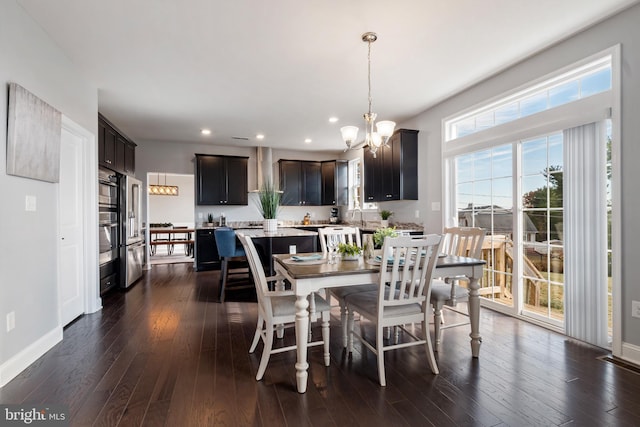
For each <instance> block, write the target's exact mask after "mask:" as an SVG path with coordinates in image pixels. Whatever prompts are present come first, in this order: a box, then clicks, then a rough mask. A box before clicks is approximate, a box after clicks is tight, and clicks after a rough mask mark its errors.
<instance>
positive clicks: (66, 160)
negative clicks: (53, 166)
mask: <svg viewBox="0 0 640 427" xmlns="http://www.w3.org/2000/svg"><path fill="white" fill-rule="evenodd" d="M82 141H83V140H82V138H81V137H79V136H78V135H74V134H72V133H71V132H70V131H68V130H67V129H65V128H63V129H62V139H61V147H60V148H61V152H60V183H59V184H58V191H59V194H58V221H59V225H58V232H59V242H58V253H59V260H58V292H59V295H58V298H59V303H60V320H61V323H62V325H63V326H64V325H67V324H68V323H70V322H71V321H72V320H73V319H75V318H76V317H78V316H80V315H81V314H82V313H84V286H83V281H82V276H83V272H84V255H83V254H84V247H83V240H82V229H83V226H84V224H83V216H82V206H83V203H82V202H83V197H82V194H83V179H82V157H83V146H82Z"/></svg>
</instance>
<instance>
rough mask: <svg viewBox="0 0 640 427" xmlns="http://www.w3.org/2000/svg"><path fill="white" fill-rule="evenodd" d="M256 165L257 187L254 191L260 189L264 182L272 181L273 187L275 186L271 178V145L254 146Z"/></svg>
mask: <svg viewBox="0 0 640 427" xmlns="http://www.w3.org/2000/svg"><path fill="white" fill-rule="evenodd" d="M256 167H257V169H258V170H257V173H256V178H257V183H258V185H257V188H256V189H255V190H253V191H254V192H258V191H260V189H261V188H262V185H263V184H264V183H265V182H271V183H273V185H274V187H275V186H277V184H276V183H275V181H274V180H273V154H272V150H271V147H256Z"/></svg>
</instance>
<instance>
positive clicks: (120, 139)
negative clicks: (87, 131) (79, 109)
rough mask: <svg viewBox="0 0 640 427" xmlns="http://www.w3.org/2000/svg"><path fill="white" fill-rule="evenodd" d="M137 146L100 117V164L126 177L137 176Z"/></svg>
mask: <svg viewBox="0 0 640 427" xmlns="http://www.w3.org/2000/svg"><path fill="white" fill-rule="evenodd" d="M135 150H136V144H135V143H134V142H133V141H131V140H129V138H127V137H126V136H125V135H124V134H123V133H121V132H120V131H118V130H117V129H116V128H115V126H113V125H112V124H111V123H110V122H109V121H108V120H107V119H106V118H105V117H104V116H102V115H100V114H99V115H98V163H99V165H100V166H103V167H105V168H108V169H110V170H112V171H115V172H120V173H122V174H124V175H130V176H133V175H135V172H136V169H135Z"/></svg>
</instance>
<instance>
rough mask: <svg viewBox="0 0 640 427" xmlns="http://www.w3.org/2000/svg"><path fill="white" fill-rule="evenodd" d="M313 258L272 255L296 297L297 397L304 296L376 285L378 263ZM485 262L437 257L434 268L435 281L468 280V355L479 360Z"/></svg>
mask: <svg viewBox="0 0 640 427" xmlns="http://www.w3.org/2000/svg"><path fill="white" fill-rule="evenodd" d="M313 255H314V254H298V255H291V254H281V255H273V260H274V269H275V271H276V273H278V274H280V275H282V276H284V278H285V279H286V280H288V281H289V283H291V290H292V291H293V293H294V294H295V296H296V302H295V308H296V320H295V334H296V351H297V355H296V356H297V361H296V364H295V368H296V383H297V389H298V392H299V393H305V392H306V391H307V378H308V373H307V370H308V369H309V363H308V362H307V339H308V334H309V311H308V307H309V301H308V298H307V297H308V296H309V295H310V294H311V293H313V292H317V291H319V290H321V289H326V288H332V287H342V286H356V285H363V284H368V283H379V273H380V263H379V262H375V261H374V260H373V259H370V260H365V259H364V258H362V257H360V258H359V259H357V260H349V261H347V260H342V259H338V260H337V262H336V263H329V262H328V260H327V259H326V258H324V257H323V258H321V259H318V257H317V256H313ZM484 265H485V261H484V260H481V259H475V258H467V257H461V256H453V255H447V256H441V257H439V258H438V262H437V264H436V272H435V274H434V276H435V277H454V276H455V277H458V276H464V277H466V278H467V279H468V280H469V285H468V289H469V317H470V324H471V333H470V334H469V336H470V337H471V354H472V357H475V358H477V357H479V355H480V344H481V342H482V337H481V336H480V295H479V292H478V290H479V288H480V282H479V281H480V279H481V278H482V275H483V269H484Z"/></svg>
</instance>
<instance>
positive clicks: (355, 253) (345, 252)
mask: <svg viewBox="0 0 640 427" xmlns="http://www.w3.org/2000/svg"><path fill="white" fill-rule="evenodd" d="M338 253H339V254H340V255H342V259H343V260H345V261H357V260H358V258H360V254H361V253H362V248H361V247H360V246H358V245H356V244H351V243H340V244H338Z"/></svg>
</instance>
